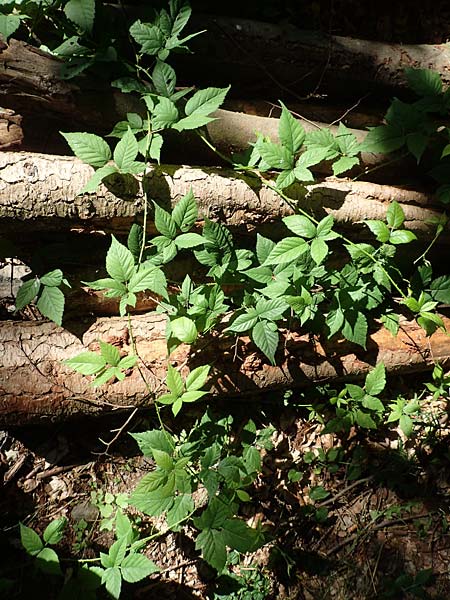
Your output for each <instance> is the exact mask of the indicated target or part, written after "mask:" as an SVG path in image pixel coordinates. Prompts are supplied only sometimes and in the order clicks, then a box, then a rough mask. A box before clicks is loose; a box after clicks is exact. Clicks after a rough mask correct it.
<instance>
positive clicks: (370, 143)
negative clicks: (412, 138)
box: [360, 125, 405, 154]
mask: <svg viewBox="0 0 450 600" xmlns="http://www.w3.org/2000/svg"><path fill="white" fill-rule="evenodd" d="M404 143H405V135H404V133H403V131H402V129H401V128H400V127H397V126H395V125H380V126H379V127H375V128H374V129H371V130H370V131H369V133H368V134H367V136H366V138H365V140H364V142H363V143H362V144H361V146H360V150H361V152H376V153H378V154H389V152H393V151H394V150H398V149H399V148H401V147H402V146H403V144H404Z"/></svg>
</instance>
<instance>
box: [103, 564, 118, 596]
mask: <svg viewBox="0 0 450 600" xmlns="http://www.w3.org/2000/svg"><path fill="white" fill-rule="evenodd" d="M102 583H103V584H104V585H105V587H106V590H107V591H108V592H109V593H110V594H111V596H112V597H113V598H114V599H115V600H119V598H120V592H121V589H122V575H121V574H120V569H119V568H118V567H110V568H109V569H106V570H105V571H104V572H103V575H102Z"/></svg>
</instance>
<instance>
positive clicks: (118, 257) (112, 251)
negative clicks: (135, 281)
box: [106, 236, 134, 282]
mask: <svg viewBox="0 0 450 600" xmlns="http://www.w3.org/2000/svg"><path fill="white" fill-rule="evenodd" d="M111 238H112V240H111V246H110V247H109V250H108V253H107V255H106V270H107V271H108V275H110V277H112V278H113V279H115V280H116V281H120V282H123V281H128V280H129V279H130V278H131V276H132V274H133V271H134V258H133V255H132V254H131V252H130V251H129V250H128V248H127V247H126V246H124V245H123V244H121V243H120V242H118V241H117V240H116V238H115V237H114V236H111Z"/></svg>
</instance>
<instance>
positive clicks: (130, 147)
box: [113, 127, 139, 172]
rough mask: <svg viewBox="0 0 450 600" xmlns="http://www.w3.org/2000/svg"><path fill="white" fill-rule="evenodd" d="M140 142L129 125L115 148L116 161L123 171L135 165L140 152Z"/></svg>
mask: <svg viewBox="0 0 450 600" xmlns="http://www.w3.org/2000/svg"><path fill="white" fill-rule="evenodd" d="M138 150H139V149H138V143H137V140H136V137H135V135H134V133H133V132H132V131H131V129H130V128H129V127H128V130H127V131H126V133H125V134H124V135H123V137H122V139H121V140H120V142H119V143H118V144H117V146H116V148H115V150H114V157H113V158H114V162H115V163H116V165H117V166H118V168H119V169H120V170H121V171H122V172H127V169H129V168H130V167H132V166H133V164H134V160H135V158H136V156H137V153H138Z"/></svg>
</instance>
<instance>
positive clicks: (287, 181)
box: [275, 169, 296, 190]
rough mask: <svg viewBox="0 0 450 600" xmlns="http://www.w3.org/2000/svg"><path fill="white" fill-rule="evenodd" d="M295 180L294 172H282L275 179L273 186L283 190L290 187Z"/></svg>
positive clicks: (292, 170)
mask: <svg viewBox="0 0 450 600" xmlns="http://www.w3.org/2000/svg"><path fill="white" fill-rule="evenodd" d="M295 180H296V176H295V170H294V169H290V170H288V171H282V172H281V173H280V174H279V175H278V177H277V178H276V181H275V185H276V187H277V188H278V189H280V190H283V189H284V188H286V187H289V186H290V185H292V184H293V183H294V182H295Z"/></svg>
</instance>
